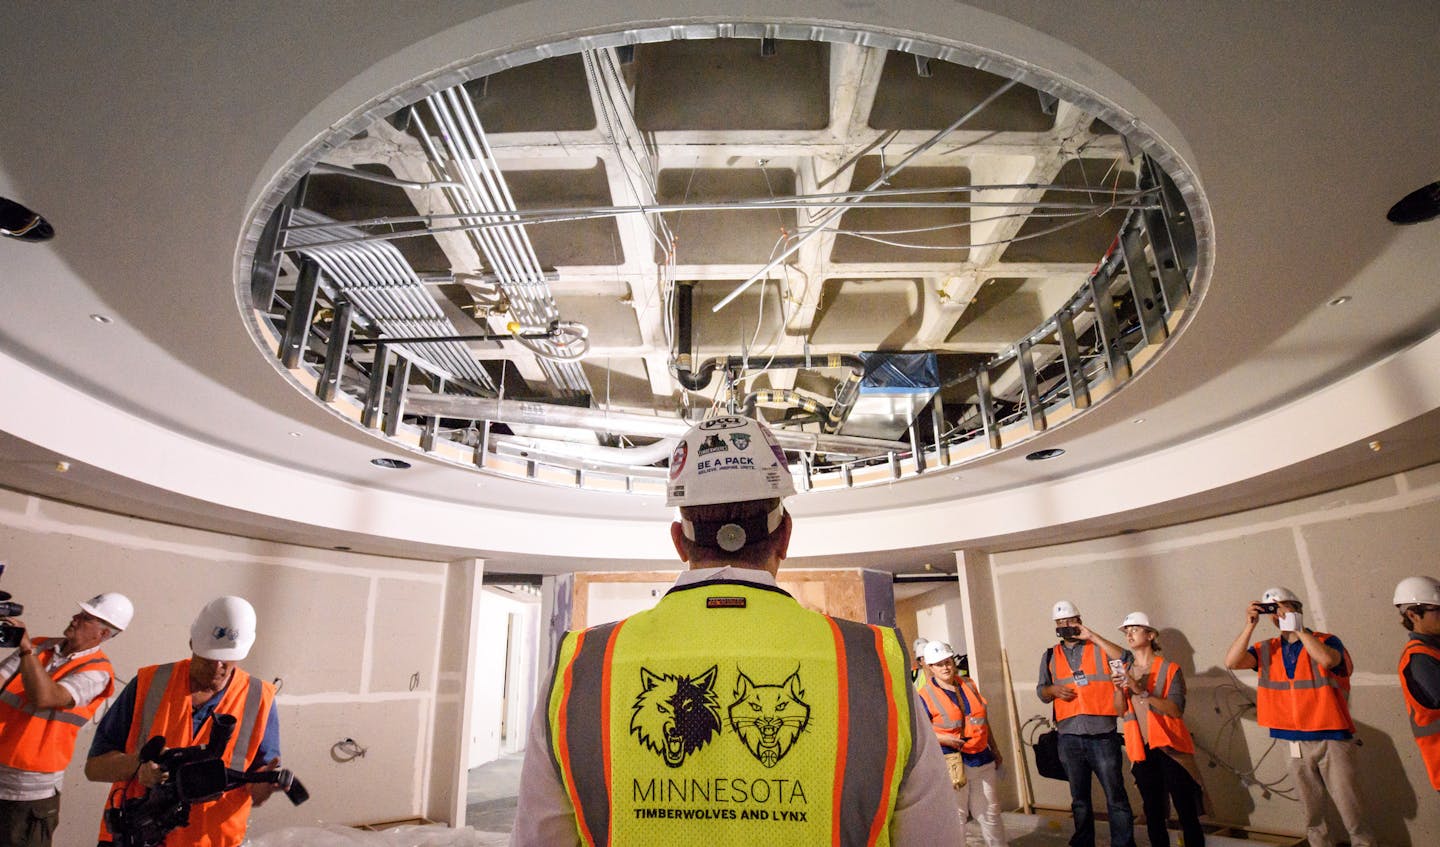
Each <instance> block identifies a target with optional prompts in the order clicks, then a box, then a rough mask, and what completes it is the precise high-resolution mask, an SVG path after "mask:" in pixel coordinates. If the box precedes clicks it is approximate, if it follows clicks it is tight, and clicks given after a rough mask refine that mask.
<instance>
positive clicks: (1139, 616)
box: [1120, 612, 1155, 632]
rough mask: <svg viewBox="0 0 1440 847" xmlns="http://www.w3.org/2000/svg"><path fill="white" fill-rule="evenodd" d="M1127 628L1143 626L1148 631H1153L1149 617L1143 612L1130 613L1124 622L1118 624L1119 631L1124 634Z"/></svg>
mask: <svg viewBox="0 0 1440 847" xmlns="http://www.w3.org/2000/svg"><path fill="white" fill-rule="evenodd" d="M1127 626H1143V627H1145V628H1146V629H1149V630H1154V629H1155V627H1153V626H1151V625H1150V616H1149V615H1147V614H1145V613H1144V612H1131V613H1130V614H1128V615H1126V616H1125V620H1123V621H1121V622H1120V631H1121V632H1124V631H1125V627H1127Z"/></svg>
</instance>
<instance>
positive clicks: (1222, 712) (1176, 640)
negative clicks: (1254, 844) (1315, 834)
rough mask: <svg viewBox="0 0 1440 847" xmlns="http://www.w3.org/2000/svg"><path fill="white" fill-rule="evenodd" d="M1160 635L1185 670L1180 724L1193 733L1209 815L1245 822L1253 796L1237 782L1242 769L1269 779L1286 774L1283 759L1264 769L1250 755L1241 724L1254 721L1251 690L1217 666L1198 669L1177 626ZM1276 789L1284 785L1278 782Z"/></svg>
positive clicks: (1171, 657)
mask: <svg viewBox="0 0 1440 847" xmlns="http://www.w3.org/2000/svg"><path fill="white" fill-rule="evenodd" d="M1159 639H1160V644H1161V646H1162V647H1164V648H1165V650H1164V656H1165V658H1166V659H1168V660H1170V661H1172V662H1174V663H1175V664H1177V665H1179V666H1180V670H1181V671H1182V672H1183V673H1184V674H1185V683H1186V690H1187V695H1186V703H1185V723H1186V725H1187V726H1189V727H1190V732H1191V734H1192V735H1193V736H1194V737H1195V745H1196V750H1195V758H1196V761H1197V762H1198V763H1199V765H1200V776H1201V779H1202V781H1203V782H1204V783H1205V793H1206V795H1207V803H1206V809H1207V811H1208V813H1209V818H1210V819H1211V820H1214V821H1217V822H1218V821H1224V822H1226V823H1234V824H1244V825H1248V824H1249V823H1250V816H1251V814H1252V813H1253V812H1254V811H1255V798H1254V797H1253V796H1251V794H1250V790H1249V788H1248V787H1247V786H1246V783H1245V782H1244V781H1242V779H1241V773H1246V774H1247V778H1248V779H1251V780H1253V779H1257V778H1263V777H1257V776H1255V775H1254V774H1252V773H1250V772H1253V771H1263V772H1264V776H1268V777H1269V778H1270V780H1272V781H1273V780H1275V779H1278V778H1282V777H1284V776H1285V765H1284V762H1283V761H1281V762H1279V764H1278V765H1276V764H1275V763H1274V762H1270V763H1269V764H1270V767H1269V768H1268V769H1267V768H1265V767H1264V765H1265V764H1266V762H1259V763H1257V762H1255V760H1254V759H1253V758H1252V757H1251V752H1250V744H1249V741H1248V740H1247V739H1246V737H1245V733H1244V731H1243V730H1242V727H1241V725H1240V724H1241V720H1242V719H1243V718H1246V717H1248V718H1250V719H1251V720H1254V716H1255V692H1254V690H1253V689H1251V688H1248V687H1246V686H1244V685H1241V684H1240V682H1239V680H1237V679H1236V678H1235V675H1234V674H1232V673H1231V672H1230V671H1229V670H1228V669H1226V668H1224V667H1222V666H1219V665H1216V666H1212V667H1209V668H1206V669H1205V670H1204V671H1197V670H1196V668H1195V648H1194V647H1193V646H1192V645H1191V644H1190V641H1189V639H1187V638H1186V637H1185V635H1184V634H1183V633H1181V632H1180V631H1179V630H1177V629H1162V630H1160V635H1159ZM1237 771H1238V772H1239V773H1237ZM1276 788H1281V789H1283V786H1279V785H1277V786H1276ZM1266 790H1270V789H1266Z"/></svg>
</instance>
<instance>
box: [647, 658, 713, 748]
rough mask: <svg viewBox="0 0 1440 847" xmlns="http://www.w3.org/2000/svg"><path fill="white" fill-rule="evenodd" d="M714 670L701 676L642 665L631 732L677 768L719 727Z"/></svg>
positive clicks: (704, 743) (711, 668)
mask: <svg viewBox="0 0 1440 847" xmlns="http://www.w3.org/2000/svg"><path fill="white" fill-rule="evenodd" d="M715 671H716V666H715V665H711V666H710V670H708V671H705V672H704V673H702V674H700V675H699V676H679V675H676V674H668V673H667V674H653V673H651V672H650V671H649V670H647V669H646V668H641V669H640V682H641V684H642V685H643V686H644V687H643V688H641V690H640V694H639V695H638V696H636V698H635V711H634V713H633V714H631V715H630V734H631V735H634V736H636V737H638V738H639V739H640V743H641V744H643V745H645V746H646V747H648V748H650V750H651V751H653V752H654V753H656V754H657V755H659V756H660V757H661V758H662V759H664V760H665V764H667V765H669V766H670V767H672V768H678V767H680V765H681V764H682V763H683V762H684V761H685V757H686V756H688V755H690V754H691V753H693V752H695V751H696V750H699V749H700V748H701V747H704V746H705V745H706V744H708V743H709V742H710V739H712V738H714V737H715V735H716V733H718V732H719V731H720V703H719V701H717V700H716V699H715Z"/></svg>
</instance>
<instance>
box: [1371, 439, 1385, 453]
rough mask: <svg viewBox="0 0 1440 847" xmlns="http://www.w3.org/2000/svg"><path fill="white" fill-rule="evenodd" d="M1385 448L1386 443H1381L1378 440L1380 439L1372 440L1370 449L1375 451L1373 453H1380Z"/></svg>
mask: <svg viewBox="0 0 1440 847" xmlns="http://www.w3.org/2000/svg"><path fill="white" fill-rule="evenodd" d="M1383 449H1385V445H1384V444H1381V443H1380V442H1378V441H1372V442H1370V450H1371V452H1373V453H1379V452H1380V451H1381V450H1383Z"/></svg>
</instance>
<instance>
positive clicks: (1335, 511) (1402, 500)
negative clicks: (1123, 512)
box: [992, 477, 1440, 575]
mask: <svg viewBox="0 0 1440 847" xmlns="http://www.w3.org/2000/svg"><path fill="white" fill-rule="evenodd" d="M1392 478H1393V477H1392ZM1436 501H1440V485H1432V486H1428V487H1426V488H1423V489H1419V490H1414V491H1408V492H1406V493H1403V494H1401V493H1397V494H1394V495H1391V496H1389V497H1383V498H1380V499H1377V500H1371V501H1367V502H1365V503H1354V504H1348V505H1344V506H1332V507H1328V508H1325V507H1321V508H1320V509H1317V511H1315V512H1309V513H1306V514H1304V515H1294V516H1290V517H1285V518H1277V519H1275V520H1272V521H1263V522H1257V523H1253V524H1246V525H1245V526H1243V527H1236V528H1233V529H1220V530H1215V531H1213V532H1208V533H1202V534H1199V535H1189V536H1185V537H1183V538H1175V539H1165V540H1157V541H1151V542H1142V543H1140V544H1138V545H1137V546H1135V547H1131V548H1128V549H1127V551H1126V552H1127V553H1129V554H1132V555H1140V554H1145V555H1157V554H1162V553H1170V552H1174V551H1177V550H1186V549H1189V548H1191V547H1203V546H1206V545H1210V544H1214V543H1216V542H1220V541H1234V540H1236V539H1242V538H1248V537H1250V536H1254V535H1260V534H1262V533H1265V532H1274V531H1277V530H1293V529H1303V528H1305V527H1308V526H1319V525H1322V524H1327V523H1333V522H1335V521H1336V520H1345V519H1349V518H1355V517H1363V516H1368V515H1377V514H1387V513H1390V512H1398V511H1401V510H1404V509H1409V508H1412V507H1415V506H1423V505H1426V504H1429V503H1433V502H1436ZM1282 505H1283V504H1282ZM1269 508H1274V507H1273V506H1266V507H1262V510H1263V509H1269ZM1206 520H1218V519H1217V518H1209V519H1206ZM1204 522H1205V521H1200V522H1199V523H1204ZM1164 531H1165V529H1164V528H1162V529H1158V530H1153V532H1164ZM1115 558H1116V553H1115V552H1113V551H1104V552H1096V553H1076V554H1067V555H1061V556H1053V557H1050V558H1045V559H1036V560H1034V561H1029V562H1017V563H1014V564H1009V565H996V566H994V567H993V569H992V570H993V572H994V573H996V574H997V575H1003V574H1016V573H1027V572H1031V571H1043V570H1054V569H1058V568H1068V567H1074V566H1076V565H1089V564H1096V563H1100V562H1110V561H1114V559H1115Z"/></svg>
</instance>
